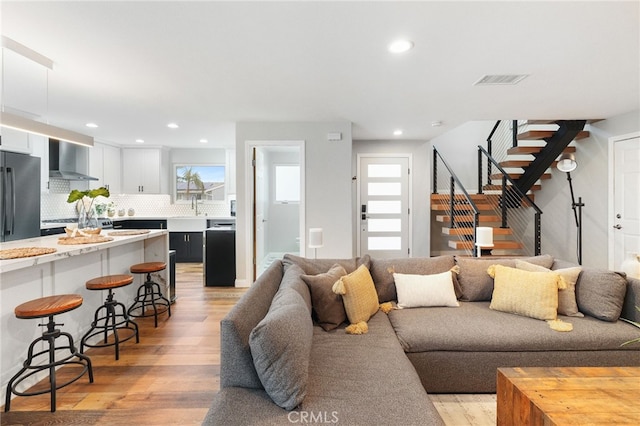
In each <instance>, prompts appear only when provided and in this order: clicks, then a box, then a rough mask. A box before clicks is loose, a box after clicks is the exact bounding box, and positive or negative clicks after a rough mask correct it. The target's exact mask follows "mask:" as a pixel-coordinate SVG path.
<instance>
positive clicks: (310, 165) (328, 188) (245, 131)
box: [236, 121, 354, 285]
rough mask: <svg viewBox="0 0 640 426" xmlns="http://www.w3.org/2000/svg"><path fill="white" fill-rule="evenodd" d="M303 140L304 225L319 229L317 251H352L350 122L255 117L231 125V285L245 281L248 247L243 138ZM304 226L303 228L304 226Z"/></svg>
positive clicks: (345, 254)
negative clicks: (334, 136)
mask: <svg viewBox="0 0 640 426" xmlns="http://www.w3.org/2000/svg"><path fill="white" fill-rule="evenodd" d="M334 132H340V133H342V140H341V141H336V142H329V141H328V140H327V134H328V133H334ZM299 140H302V141H305V169H306V170H305V182H306V183H305V197H306V213H305V226H306V229H307V230H308V229H309V228H314V227H320V228H323V229H324V247H322V248H320V249H318V251H317V255H318V257H319V258H323V257H325V258H326V257H339V258H349V257H352V256H353V254H354V253H353V243H352V238H351V236H352V235H353V231H352V217H353V214H354V212H353V202H352V198H351V187H352V184H351V146H352V140H351V123H349V122H342V121H341V122H316V123H313V122H310V123H275V122H274V123H258V122H241V123H238V124H237V125H236V158H237V170H236V184H237V188H236V189H237V219H236V221H237V222H236V228H237V229H236V273H237V285H248V284H250V281H251V280H250V279H247V277H248V276H249V275H250V272H249V271H250V270H251V269H250V266H251V265H250V261H251V259H247V253H250V252H251V251H250V250H251V243H252V242H251V229H250V225H251V206H248V205H246V196H247V191H250V186H251V182H248V181H247V178H246V176H247V167H248V166H249V164H248V161H247V160H246V159H247V158H248V157H247V155H246V147H247V144H248V143H249V142H251V141H299ZM307 232H308V231H307Z"/></svg>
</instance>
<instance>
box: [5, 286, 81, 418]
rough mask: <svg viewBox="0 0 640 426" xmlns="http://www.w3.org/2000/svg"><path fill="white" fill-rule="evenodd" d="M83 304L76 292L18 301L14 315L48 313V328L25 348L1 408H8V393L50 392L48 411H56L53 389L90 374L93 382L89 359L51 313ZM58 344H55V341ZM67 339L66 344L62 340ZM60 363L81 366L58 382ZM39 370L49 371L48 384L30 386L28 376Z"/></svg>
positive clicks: (43, 314) (38, 315)
mask: <svg viewBox="0 0 640 426" xmlns="http://www.w3.org/2000/svg"><path fill="white" fill-rule="evenodd" d="M80 305H82V296H80V295H79V294H61V295H58V296H48V297H41V298H39V299H34V300H30V301H28V302H25V303H23V304H21V305H18V306H17V307H16V308H15V310H14V312H15V314H16V317H17V318H21V319H34V318H44V317H48V318H49V319H48V321H47V323H46V324H39V325H40V326H46V327H47V329H46V330H45V331H43V332H42V336H40V337H38V338H37V339H35V340H33V341H32V342H31V344H30V345H29V349H28V350H27V359H26V360H25V361H24V363H23V364H22V368H21V369H20V371H18V372H17V373H16V374H15V376H13V377H12V378H11V380H9V383H8V384H7V391H6V394H5V401H4V412H5V413H6V412H8V411H9V410H10V409H11V396H12V395H17V396H35V395H42V394H45V393H49V394H51V412H52V413H53V412H54V411H56V391H57V390H58V389H60V388H63V387H65V386H67V385H70V384H71V383H73V382H75V381H76V380H78V379H79V378H80V377H82V376H84V374H85V373H88V374H89V383H93V368H92V366H91V359H90V358H89V357H88V356H86V355H84V354H82V353H80V352H78V349H77V348H76V345H75V344H74V343H73V336H71V334H69V333H67V332H64V331H62V330H60V329H58V328H56V326H61V325H64V324H56V322H55V320H54V318H53V317H54V315H58V314H62V313H65V312H69V311H71V310H73V309H75V308H77V307H78V306H80ZM58 341H59V342H60V344H56V342H58ZM65 343H66V344H65ZM63 365H77V366H80V367H81V368H80V371H79V372H78V371H77V370H76V372H75V373H74V375H72V377H71V378H70V379H69V378H66V377H65V378H64V380H62V382H58V380H57V378H56V369H57V368H58V367H61V366H63ZM41 372H47V373H48V374H49V380H48V382H49V386H48V387H46V388H44V389H42V388H38V387H37V386H36V389H35V390H33V389H30V388H29V386H28V384H29V380H33V378H34V377H35V375H37V374H40V373H41Z"/></svg>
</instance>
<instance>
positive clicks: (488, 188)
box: [482, 184, 542, 198]
mask: <svg viewBox="0 0 640 426" xmlns="http://www.w3.org/2000/svg"><path fill="white" fill-rule="evenodd" d="M507 186H510V185H507ZM482 189H483V190H484V191H502V185H485V186H483V187H482ZM541 189H542V185H540V184H535V185H533V186H532V187H531V190H532V191H539V190H541ZM527 195H529V197H530V198H531V195H532V194H527Z"/></svg>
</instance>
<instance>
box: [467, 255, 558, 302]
mask: <svg viewBox="0 0 640 426" xmlns="http://www.w3.org/2000/svg"><path fill="white" fill-rule="evenodd" d="M522 260H524V261H526V262H529V263H533V264H535V265H540V266H544V267H545V268H550V267H551V265H553V257H551V256H549V255H542V256H535V257H527V258H523V259H522ZM456 263H457V264H458V266H460V273H459V274H458V283H460V287H461V288H462V297H461V298H460V300H465V301H469V302H473V301H482V300H491V294H492V293H493V279H492V278H491V277H490V276H489V275H488V274H487V269H488V268H489V266H491V265H503V266H509V267H511V268H515V266H516V262H515V259H482V258H476V257H460V256H456Z"/></svg>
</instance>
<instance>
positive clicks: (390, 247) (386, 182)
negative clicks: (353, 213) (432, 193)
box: [357, 154, 411, 258]
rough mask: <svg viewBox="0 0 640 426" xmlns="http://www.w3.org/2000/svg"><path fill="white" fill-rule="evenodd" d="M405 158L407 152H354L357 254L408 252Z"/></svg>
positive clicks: (389, 255) (397, 255) (391, 255)
mask: <svg viewBox="0 0 640 426" xmlns="http://www.w3.org/2000/svg"><path fill="white" fill-rule="evenodd" d="M409 161H410V157H409V156H408V155H407V156H397V157H393V156H389V157H381V156H368V155H366V154H361V155H358V176H359V178H360V179H359V180H360V182H359V185H358V197H357V198H358V205H359V208H358V210H359V212H358V215H359V217H358V222H359V233H360V236H359V239H358V254H359V255H360V256H363V255H365V254H369V255H371V256H372V257H376V258H400V257H409V256H410V254H411V253H410V241H409V236H410V232H409V227H410V223H411V222H410V220H409V218H410V214H411V209H410V205H409V204H410V196H409V194H410V181H409V171H410V169H409Z"/></svg>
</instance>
